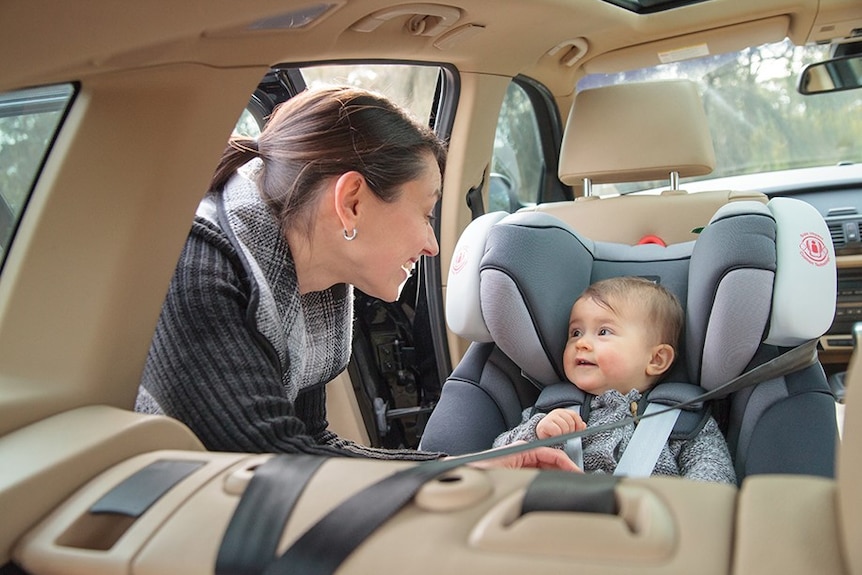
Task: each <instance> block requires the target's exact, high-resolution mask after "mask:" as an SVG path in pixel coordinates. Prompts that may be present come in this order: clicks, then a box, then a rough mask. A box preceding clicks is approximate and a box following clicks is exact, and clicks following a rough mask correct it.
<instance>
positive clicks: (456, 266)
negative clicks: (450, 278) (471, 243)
mask: <svg viewBox="0 0 862 575" xmlns="http://www.w3.org/2000/svg"><path fill="white" fill-rule="evenodd" d="M469 251H470V250H469V249H468V248H467V246H461V247H460V248H458V251H457V252H455V256H454V257H453V258H452V273H453V274H457V273H458V272H460V271H461V270H462V269H464V266H466V265H467V254H468V252H469Z"/></svg>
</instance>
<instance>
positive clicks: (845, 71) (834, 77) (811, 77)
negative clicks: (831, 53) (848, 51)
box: [797, 54, 862, 95]
mask: <svg viewBox="0 0 862 575" xmlns="http://www.w3.org/2000/svg"><path fill="white" fill-rule="evenodd" d="M859 87H862V55H860V54H856V55H853V56H843V57H841V58H832V59H831V60H824V61H822V62H815V63H814V64H809V65H808V66H806V67H805V68H804V69H803V70H802V74H801V75H800V76H799V85H798V86H797V89H798V90H799V93H800V94H805V95H809V94H822V93H825V92H839V91H841V90H852V89H854V88H859Z"/></svg>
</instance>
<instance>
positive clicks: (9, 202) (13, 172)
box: [0, 84, 75, 263]
mask: <svg viewBox="0 0 862 575" xmlns="http://www.w3.org/2000/svg"><path fill="white" fill-rule="evenodd" d="M74 92H75V90H74V87H73V86H72V85H70V84H63V85H58V86H44V87H39V88H31V89H26V90H16V91H14V92H7V93H5V94H0V263H2V261H5V259H6V253H7V251H8V248H9V245H10V243H11V241H12V236H13V235H14V231H15V227H16V226H17V225H18V220H19V219H20V218H21V214H22V213H23V211H24V206H25V204H26V202H27V199H28V198H29V196H30V192H31V191H32V189H33V186H34V185H35V183H36V178H37V176H38V174H39V170H40V169H41V167H42V164H43V162H44V159H45V157H46V155H47V152H48V150H49V148H50V147H51V143H52V142H53V140H54V135H55V134H56V132H57V128H58V127H59V126H60V122H61V120H62V118H63V114H64V112H65V110H66V108H67V107H68V104H69V102H70V101H71V99H72V96H73V95H74Z"/></svg>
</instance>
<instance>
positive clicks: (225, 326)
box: [136, 160, 440, 460]
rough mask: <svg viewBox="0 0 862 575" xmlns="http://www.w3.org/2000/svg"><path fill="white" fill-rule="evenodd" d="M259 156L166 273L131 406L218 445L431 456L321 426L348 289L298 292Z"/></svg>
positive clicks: (339, 366) (205, 208) (344, 351)
mask: <svg viewBox="0 0 862 575" xmlns="http://www.w3.org/2000/svg"><path fill="white" fill-rule="evenodd" d="M259 169H260V165H259V161H257V160H255V161H253V162H252V163H250V164H249V165H247V166H245V169H243V170H240V173H239V174H237V175H235V176H234V177H233V178H232V179H231V180H230V181H229V182H228V184H227V185H226V186H225V189H224V191H223V192H221V193H219V194H211V195H208V196H207V197H206V198H205V199H204V200H203V202H201V205H200V207H199V208H198V212H197V214H196V217H195V220H194V224H193V226H192V230H191V233H190V235H189V237H188V239H187V241H186V244H185V247H184V248H183V251H182V254H181V256H180V259H179V263H178V265H177V268H176V271H175V272H174V276H173V278H172V280H171V284H170V287H169V290H168V294H167V297H166V299H165V302H164V305H163V308H162V312H161V315H160V317H159V322H158V325H157V327H156V332H155V335H154V337H153V340H152V344H151V347H150V351H149V354H148V356H147V361H146V365H145V368H144V373H143V377H142V380H141V387H140V390H139V394H138V400H137V403H136V410H138V411H141V412H145V413H163V414H166V415H169V416H172V417H175V418H177V419H179V420H181V421H183V422H184V423H185V424H186V425H188V426H189V427H190V428H191V429H192V431H194V432H195V434H197V436H198V437H199V438H200V440H201V441H202V442H203V444H204V445H205V446H206V447H207V448H208V449H211V450H217V451H245V452H261V453H270V452H272V453H312V454H321V455H348V456H367V457H374V458H380V459H413V460H425V459H434V458H437V457H439V456H440V454H437V453H427V452H417V451H413V450H407V449H405V450H383V449H374V448H368V447H364V446H361V445H358V444H355V443H353V442H351V441H347V440H345V439H342V438H339V437H338V436H336V435H335V434H333V433H331V432H330V431H328V430H327V425H328V423H327V421H326V405H325V403H326V401H325V400H326V396H325V384H326V382H328V381H329V380H331V379H332V378H333V377H335V376H336V375H337V374H338V373H340V372H341V371H343V370H344V369H345V367H346V366H347V363H348V360H349V357H350V345H351V333H352V313H353V307H352V306H353V291H352V287H351V286H349V285H345V284H340V285H336V286H333V287H332V288H330V289H327V290H324V291H319V292H312V293H308V294H302V295H300V293H299V289H298V285H297V280H296V270H295V267H294V263H293V259H292V257H291V255H290V252H289V249H288V246H287V242H286V241H284V239H283V236H282V234H281V232H280V229H279V225H278V222H277V220H276V219H275V217H273V215H272V214H271V213H270V211H269V209H268V208H267V207H266V205H265V204H264V203H263V202H262V201H261V199H260V196H259V194H258V192H257V187H256V185H255V183H254V176H255V172H256V170H259Z"/></svg>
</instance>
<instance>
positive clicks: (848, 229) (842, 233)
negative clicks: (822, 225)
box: [826, 210, 862, 253]
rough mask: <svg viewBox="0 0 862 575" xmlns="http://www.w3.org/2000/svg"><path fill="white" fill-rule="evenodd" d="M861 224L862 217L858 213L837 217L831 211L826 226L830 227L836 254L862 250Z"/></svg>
mask: <svg viewBox="0 0 862 575" xmlns="http://www.w3.org/2000/svg"><path fill="white" fill-rule="evenodd" d="M853 211H854V212H855V210H853ZM860 224H862V216H860V215H859V214H857V213H852V214H850V213H847V214H842V215H836V214H835V213H833V211H832V210H830V211H829V215H828V216H826V225H827V226H828V227H829V235H830V236H832V244H833V245H834V246H835V251H836V252H842V251H843V252H844V253H847V251H854V252H858V251H859V250H860V249H862V243H860V235H859V233H860Z"/></svg>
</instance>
